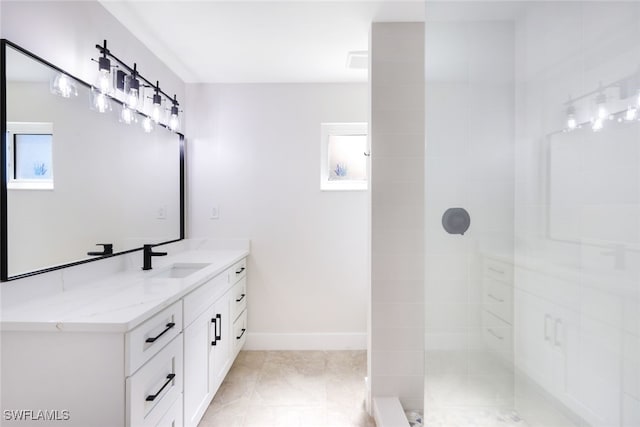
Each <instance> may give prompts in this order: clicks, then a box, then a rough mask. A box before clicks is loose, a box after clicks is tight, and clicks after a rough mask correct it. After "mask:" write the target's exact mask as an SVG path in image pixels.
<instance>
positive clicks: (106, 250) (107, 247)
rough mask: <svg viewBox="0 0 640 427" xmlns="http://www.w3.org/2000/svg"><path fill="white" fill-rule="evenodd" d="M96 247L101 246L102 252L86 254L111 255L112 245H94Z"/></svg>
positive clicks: (88, 253)
mask: <svg viewBox="0 0 640 427" xmlns="http://www.w3.org/2000/svg"><path fill="white" fill-rule="evenodd" d="M96 246H102V252H97V251H92V252H87V255H90V256H103V255H113V243H96Z"/></svg>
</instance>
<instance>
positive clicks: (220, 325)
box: [216, 314, 222, 341]
mask: <svg viewBox="0 0 640 427" xmlns="http://www.w3.org/2000/svg"><path fill="white" fill-rule="evenodd" d="M216 319H218V321H217V322H216V327H217V328H219V329H220V332H218V331H216V341H217V340H221V339H222V314H216Z"/></svg>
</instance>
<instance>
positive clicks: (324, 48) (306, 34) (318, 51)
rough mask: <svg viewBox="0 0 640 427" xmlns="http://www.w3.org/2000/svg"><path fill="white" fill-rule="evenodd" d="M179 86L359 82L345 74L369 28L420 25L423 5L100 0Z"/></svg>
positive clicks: (359, 76)
mask: <svg viewBox="0 0 640 427" xmlns="http://www.w3.org/2000/svg"><path fill="white" fill-rule="evenodd" d="M101 3H102V4H103V5H104V7H105V8H106V9H107V10H108V11H109V12H111V13H112V14H113V15H114V16H115V17H116V18H117V19H118V20H119V21H120V22H121V23H122V24H123V25H125V27H127V28H128V29H129V30H130V31H131V32H132V33H133V34H134V35H135V36H136V37H137V38H138V39H140V40H141V41H142V42H143V43H144V44H145V45H146V46H147V47H148V48H149V49H150V50H151V51H152V52H153V53H154V54H155V55H156V56H158V57H159V58H160V59H161V60H162V61H164V62H165V63H166V64H167V65H168V66H169V67H170V68H171V69H172V70H173V71H174V72H175V73H176V74H178V76H180V77H181V78H182V79H183V80H184V81H185V82H188V83H195V82H225V83H230V82H233V83H235V82H238V83H239V82H243V83H246V82H364V81H366V80H367V71H366V70H353V69H348V68H347V67H346V63H347V53H348V52H349V51H358V50H360V51H361V50H367V49H368V43H369V42H368V39H369V28H370V25H371V23H372V22H385V21H386V22H404V21H423V20H424V15H425V5H424V3H423V2H422V1H402V0H383V1H348V0H342V1H309V0H297V1H264V0H263V1H238V0H236V1H217V0H209V1H206V0H201V1H192V0H172V1H156V0H145V1H141V0H101Z"/></svg>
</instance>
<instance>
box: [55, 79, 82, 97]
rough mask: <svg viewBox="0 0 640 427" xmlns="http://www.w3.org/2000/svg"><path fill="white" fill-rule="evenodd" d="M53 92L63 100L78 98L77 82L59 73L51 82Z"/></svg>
mask: <svg viewBox="0 0 640 427" xmlns="http://www.w3.org/2000/svg"><path fill="white" fill-rule="evenodd" d="M51 92H52V93H54V94H56V95H59V96H61V97H63V98H71V97H72V96H78V88H77V86H76V82H75V81H74V80H73V79H72V78H71V77H69V76H67V75H66V74H64V73H58V74H57V75H56V77H55V78H54V79H53V81H52V82H51Z"/></svg>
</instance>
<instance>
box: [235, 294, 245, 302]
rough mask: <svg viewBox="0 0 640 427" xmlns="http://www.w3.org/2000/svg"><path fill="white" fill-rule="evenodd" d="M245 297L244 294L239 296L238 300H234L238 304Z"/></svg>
mask: <svg viewBox="0 0 640 427" xmlns="http://www.w3.org/2000/svg"><path fill="white" fill-rule="evenodd" d="M246 296H247V295H245V294H242V295H240V298H238V299H237V300H236V302H240V301H242V300H243V299H244V297H246Z"/></svg>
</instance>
